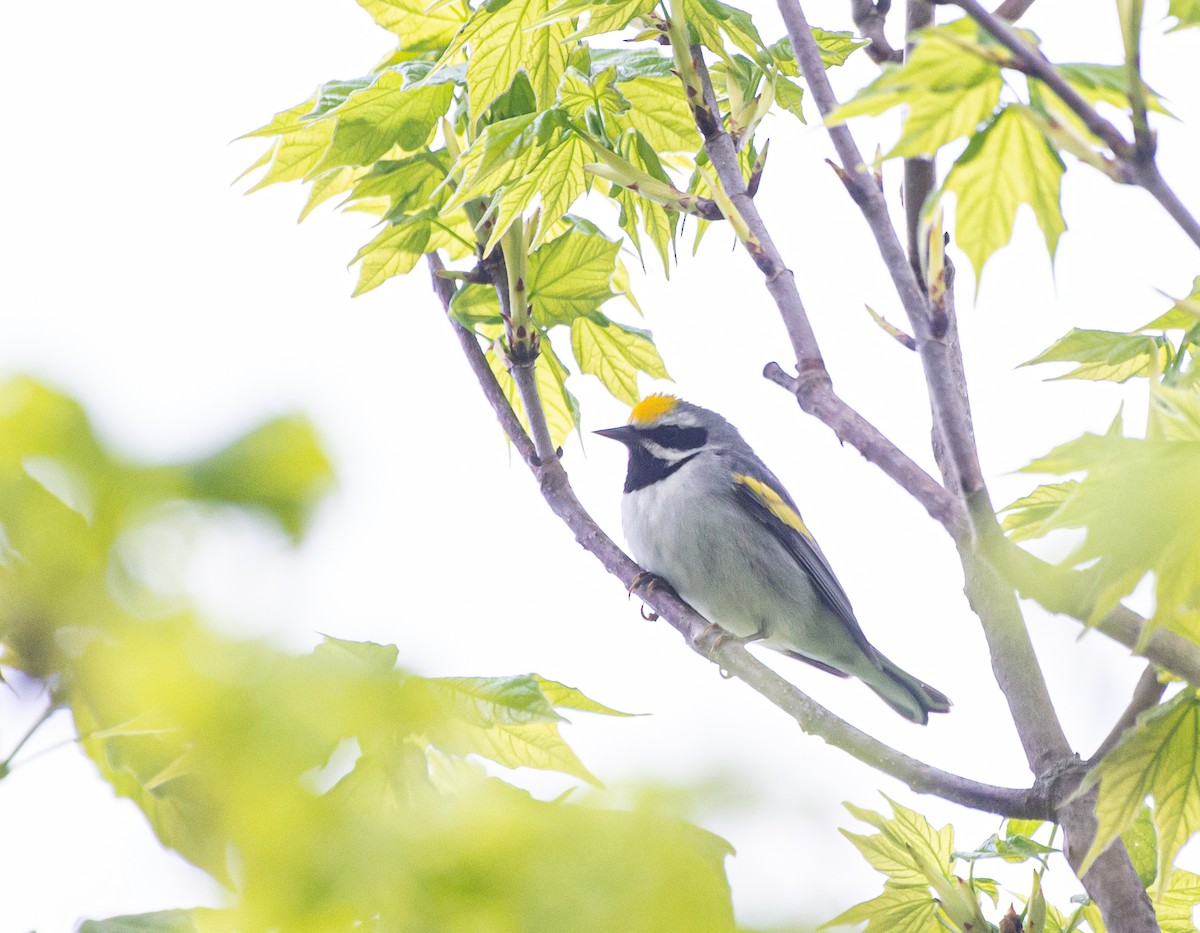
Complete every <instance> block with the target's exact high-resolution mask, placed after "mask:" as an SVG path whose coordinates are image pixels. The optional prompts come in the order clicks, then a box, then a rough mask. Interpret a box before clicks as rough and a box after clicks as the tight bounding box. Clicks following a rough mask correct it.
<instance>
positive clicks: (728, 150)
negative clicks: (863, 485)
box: [689, 48, 967, 537]
mask: <svg viewBox="0 0 1200 933" xmlns="http://www.w3.org/2000/svg"><path fill="white" fill-rule="evenodd" d="M689 54H690V56H691V58H690V61H689V64H690V65H691V71H692V73H694V74H695V75H696V77H697V78H698V80H699V81H700V84H701V89H702V90H701V103H702V104H703V105H704V106H703V109H702V110H701V112H700V113H698V114H697V118H696V120H697V126H698V127H699V128H700V131H701V133H703V134H704V136H705V148H706V150H707V152H708V155H709V159H710V160H711V161H712V165H713V168H714V169H715V170H716V172H717V177H718V179H719V180H720V183H721V187H722V188H724V189H725V191H724V193H725V195H726V196H727V197H728V198H729V200H730V202H732V204H733V205H734V209H735V211H736V213H737V214H738V216H739V217H740V222H744V224H745V226H746V228H747V231H748V233H749V240H750V242H746V241H743V242H744V243H746V246H747V251H748V252H750V255H751V257H752V258H753V259H754V261H755V264H756V265H757V266H758V267H759V269H760V270H761V271H762V273H763V275H764V277H765V278H766V286H767V291H768V292H769V293H770V295H771V297H772V298H773V299H774V301H775V306H776V308H777V309H778V310H779V316H780V318H781V319H782V320H783V323H784V327H785V328H786V329H787V332H788V337H789V340H790V342H791V345H792V351H793V352H794V353H795V355H796V364H797V373H798V376H796V377H793V376H789V375H787V374H786V373H784V372H783V370H782V369H780V367H779V366H778V365H777V364H768V365H767V367H766V368H765V369H764V371H763V375H764V376H766V377H767V378H768V379H770V380H771V381H772V382H774V383H776V384H777V385H780V386H783V387H784V388H785V389H787V390H788V391H789V392H791V393H792V394H793V395H794V396H795V397H796V401H797V402H798V403H799V405H800V407H801V408H802V409H803V410H804V411H805V412H807V413H808V414H811V415H813V416H815V417H816V418H818V419H819V420H820V421H821V422H822V423H824V424H825V425H826V426H828V427H829V428H830V429H831V430H832V431H833V432H834V434H836V435H837V437H838V439H839V440H842V441H844V442H847V443H849V444H851V445H852V446H853V447H855V448H856V449H857V450H858V451H859V452H860V453H861V454H862V455H863V456H864V457H866V458H867V459H868V460H869V461H871V462H872V463H875V464H877V465H878V466H880V467H881V468H882V469H883V470H884V472H886V473H887V475H888V476H890V477H891V478H892V479H894V480H895V481H896V482H898V483H900V485H901V486H903V487H904V489H905V490H906V491H908V492H909V494H910V495H912V496H913V497H914V498H916V500H917V501H918V502H920V503H921V505H923V506H924V507H925V509H926V511H927V512H928V513H929V514H930V515H931V516H932V517H933V518H934V519H936V520H937V521H939V522H940V523H941V524H942V525H943V526H945V527H946V529H947V531H949V532H950V534H951V536H953V537H959V536H961V535H963V534H965V533H966V529H967V523H966V512H965V511H964V510H963V508H962V507H961V504H960V503H959V502H958V501H957V500H956V499H955V497H954V496H952V495H950V494H949V493H947V492H946V490H944V489H942V488H941V487H940V486H939V485H938V484H937V482H936V481H935V480H934V479H933V478H932V477H931V476H929V474H927V473H925V472H924V471H923V470H922V469H921V468H920V467H919V466H917V464H916V463H915V462H914V461H913V460H912V459H911V458H910V457H909V456H908V455H906V454H905V453H904V452H903V451H901V450H900V449H899V448H898V447H896V445H895V444H893V443H892V442H891V441H890V440H888V438H887V437H885V436H884V435H883V434H882V433H880V432H879V431H878V430H877V429H876V428H875V427H874V426H873V425H872V424H871V423H870V422H868V421H867V420H866V419H865V418H863V417H862V415H860V414H859V413H858V412H857V411H855V410H854V409H853V408H851V407H850V406H849V405H847V404H846V403H845V402H844V401H843V400H842V399H841V398H840V397H839V396H838V395H837V394H836V393H835V392H834V390H833V381H832V380H831V379H830V376H829V371H828V370H827V369H826V368H825V360H824V357H823V356H822V355H821V349H820V346H819V344H818V343H817V338H816V335H815V334H814V333H813V329H812V324H811V323H810V321H809V319H808V312H807V311H806V310H805V308H804V302H803V301H802V300H801V298H800V292H799V290H798V289H797V288H796V280H795V276H794V275H793V274H792V271H791V270H790V269H788V268H787V266H786V265H785V264H784V262H783V258H782V256H781V255H780V253H779V250H778V249H777V248H776V246H775V243H774V241H773V240H772V239H771V235H770V232H769V231H768V230H767V227H766V224H764V223H763V220H762V217H761V216H760V214H759V213H758V208H757V206H756V205H755V203H754V199H753V198H752V197H751V196H750V194H749V192H748V191H747V188H746V183H745V180H744V179H743V178H742V172H741V168H740V166H739V165H738V158H737V150H736V147H735V146H734V143H733V140H732V138H731V137H730V136H729V134H728V133H727V132H725V130H724V129H723V128H722V126H721V124H720V121H719V120H714V119H712V118H711V116H710V115H711V114H719V110H718V109H717V101H716V95H715V94H714V92H713V89H712V81H711V80H710V79H709V75H708V69H707V68H706V67H705V64H704V59H703V57H702V56H701V54H700V51H699V49H698V48H691V49H689ZM872 184H874V183H873V182H872Z"/></svg>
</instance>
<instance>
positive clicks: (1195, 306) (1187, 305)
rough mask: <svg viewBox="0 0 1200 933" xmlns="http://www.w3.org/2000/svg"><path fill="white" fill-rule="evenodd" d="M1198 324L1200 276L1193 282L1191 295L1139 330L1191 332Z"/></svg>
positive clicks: (1199, 317) (1199, 321)
mask: <svg viewBox="0 0 1200 933" xmlns="http://www.w3.org/2000/svg"><path fill="white" fill-rule="evenodd" d="M1197 324H1200V275H1198V276H1196V278H1195V279H1194V280H1193V281H1192V293H1191V294H1190V295H1188V296H1187V297H1186V298H1181V299H1179V300H1178V301H1176V302H1175V304H1173V305H1172V306H1171V308H1170V310H1169V311H1167V312H1166V313H1165V314H1161V315H1159V316H1158V317H1156V318H1155V319H1154V320H1153V321H1151V322H1150V323H1149V324H1143V325H1142V326H1141V327H1139V328H1138V330H1140V331H1147V330H1191V329H1192V328H1193V327H1195V326H1196V325H1197Z"/></svg>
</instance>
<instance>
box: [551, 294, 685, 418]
mask: <svg viewBox="0 0 1200 933" xmlns="http://www.w3.org/2000/svg"><path fill="white" fill-rule="evenodd" d="M571 350H572V352H573V353H574V354H575V360H576V362H578V363H579V368H580V370H582V371H583V372H585V373H591V374H592V375H594V376H596V377H598V378H599V379H600V381H601V382H603V383H604V387H605V388H606V389H608V391H609V392H610V393H612V395H613V397H614V398H617V399H619V400H620V401H622V402H624V403H625V404H626V405H628V406H630V407H631V408H632V407H633V406H634V405H636V404H637V401H638V399H640V398H641V397H642V395H641V392H640V391H639V390H638V379H637V377H638V373H639V372H643V373H646V374H647V375H648V376H650V377H651V378H653V379H669V378H670V377H669V376H668V375H667V369H666V366H665V365H664V364H663V361H662V357H661V356H659V355H658V350H657V349H656V348H655V346H654V341H653V340H652V339H651V336H650V334H649V332H647V331H643V330H637V329H635V328H632V327H623V326H621V325H620V324H616V323H614V322H613V321H610V320H609V319H608V318H606V317H605V316H604V315H602V314H598V313H597V314H589V315H583V316H581V317H577V318H575V320H574V321H572V322H571Z"/></svg>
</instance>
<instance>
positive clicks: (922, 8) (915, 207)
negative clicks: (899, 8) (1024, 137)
mask: <svg viewBox="0 0 1200 933" xmlns="http://www.w3.org/2000/svg"><path fill="white" fill-rule="evenodd" d="M904 17H905V19H904V28H905V33H906V34H907V35H908V36H910V37H911V36H912V34H913V33H914V32H916V31H917V30H919V29H926V28H928V27H929V26H932V25H933V4H932V3H930V2H929V0H905V4H904ZM914 48H915V44H914V43H913V42H912V41H911V39H910V41H909V42H908V43H907V44H906V45H905V47H904V57H905V58H908V56H910V55H911V54H912V51H913V49H914ZM936 185H937V176H936V174H935V169H934V163H933V159H922V158H919V157H910V158H907V159H905V160H904V231H905V234H906V235H907V239H908V261H909V264H910V265H911V266H912V267H913V271H914V272H915V273H916V274H917V279H918V280H919V281H920V282H921V284H925V272H924V270H923V269H922V268H921V213H922V209H923V208H924V206H925V200H926V198H928V197H929V195H930V193H931V192H932V191H933V189H934V188H935V187H936Z"/></svg>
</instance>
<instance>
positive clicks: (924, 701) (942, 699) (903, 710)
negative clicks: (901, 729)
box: [855, 652, 950, 726]
mask: <svg viewBox="0 0 1200 933" xmlns="http://www.w3.org/2000/svg"><path fill="white" fill-rule="evenodd" d="M875 659H876V660H877V661H878V662H879V667H878V669H877V671H878V672H877V673H876V672H875V671H871V672H869V673H865V674H858V676H859V678H860V679H861V680H862V681H863V683H865V684H866V685H867V686H868V687H870V688H871V689H872V690H874V691H875V692H876V693H877V694H879V697H880V699H882V700H883V702H884V703H886V704H887V705H888V706H890V707H891V708H892V709H894V710H895V711H896V712H897V713H899V714H900V715H901V716H903V717H904V718H905V719H907V720H909V721H910V722H915V723H919V724H920V725H922V726H923V725H925V724H926V723H927V722H929V714H930V713H948V712H950V700H949V698H948V697H947V696H946V695H945V694H944V693H942V692H941V691H940V690H935V689H934V688H933V687H931V686H929V684H927V683H924V682H922V681H920V680H917V678H915V677H913V675H912V674H910V673H908V672H907V671H904V670H901V669H900V668H899V667H897V666H896V665H895V664H894V663H892V662H891V661H889V660H888V659H887V658H885V657H884V656H883V655H882V654H879V653H878V652H877V653H876V655H875ZM855 673H858V672H857V671H856V672H855Z"/></svg>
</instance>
